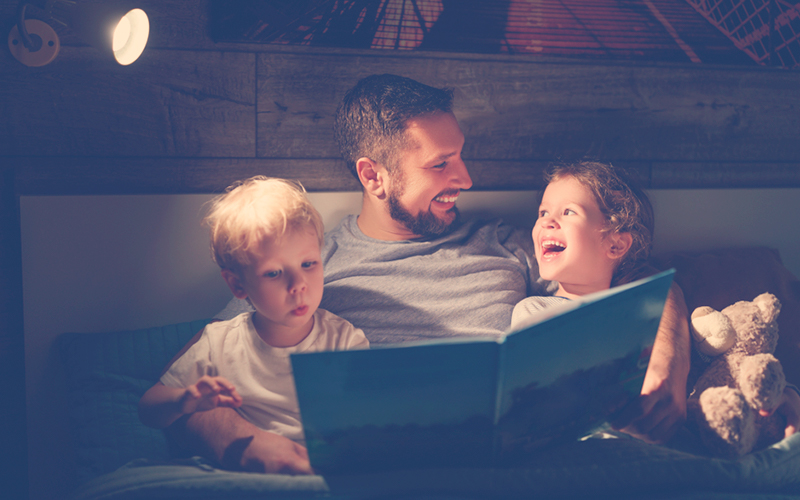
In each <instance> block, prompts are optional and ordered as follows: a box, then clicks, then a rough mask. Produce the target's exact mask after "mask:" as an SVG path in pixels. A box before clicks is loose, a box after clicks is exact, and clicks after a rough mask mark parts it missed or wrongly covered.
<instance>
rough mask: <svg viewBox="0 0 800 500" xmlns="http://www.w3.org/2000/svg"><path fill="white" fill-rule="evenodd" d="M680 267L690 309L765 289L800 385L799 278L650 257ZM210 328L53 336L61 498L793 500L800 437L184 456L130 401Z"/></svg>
mask: <svg viewBox="0 0 800 500" xmlns="http://www.w3.org/2000/svg"><path fill="white" fill-rule="evenodd" d="M654 264H656V265H657V267H660V268H663V269H666V268H670V267H675V268H676V269H677V274H676V281H677V282H678V284H680V285H681V287H682V289H683V290H684V293H685V296H686V301H687V305H688V307H689V309H690V310H691V309H693V308H695V307H697V306H699V305H710V306H712V307H715V308H719V309H721V308H722V307H724V306H726V305H728V304H730V303H732V302H734V301H736V300H751V299H752V298H754V297H755V296H756V295H758V294H760V293H762V292H764V291H769V292H771V293H773V294H775V295H776V296H777V297H778V298H779V299H780V300H781V302H782V304H783V308H782V312H781V315H780V317H779V323H780V330H781V339H780V342H779V345H778V349H777V352H776V354H777V355H778V357H779V359H781V360H782V362H783V364H784V368H785V370H786V373H787V378H788V379H789V380H790V381H794V382H797V381H798V380H800V363H797V360H798V359H800V281H798V279H797V278H796V277H795V276H793V275H792V274H791V273H790V272H789V271H788V270H787V269H786V268H785V267H784V266H783V264H782V263H781V259H780V255H779V254H778V252H777V251H776V250H774V249H771V248H765V247H753V248H749V247H748V248H724V249H720V250H718V251H710V252H697V253H687V252H680V253H672V254H668V255H659V256H657V257H655V258H654ZM208 321H209V320H208V319H200V320H197V321H191V322H186V323H180V324H173V325H164V326H158V327H154V328H148V329H142V330H135V331H118V332H104V333H92V334H86V333H64V334H62V335H61V336H60V337H59V340H58V347H59V354H60V362H61V363H62V364H63V369H64V373H65V377H66V380H67V386H68V387H69V389H68V391H69V394H68V395H67V396H68V401H69V407H68V418H69V420H70V428H71V429H72V431H73V433H74V436H73V437H74V442H75V449H74V450H73V451H74V455H73V456H71V457H66V459H67V460H74V461H75V464H76V470H77V471H78V473H77V475H76V478H75V484H73V485H72V488H71V490H72V497H73V498H75V499H80V500H101V499H103V500H122V499H134V498H178V499H180V498H187V499H188V498H191V499H218V498H219V499H221V498H236V499H250V498H270V499H272V498H280V499H283V498H341V499H350V498H431V499H462V498H465V499H466V498H587V497H590V498H597V497H603V498H605V497H608V498H636V499H667V498H668V499H690V498H741V499H748V500H755V499H767V498H769V499H783V498H800V434H797V435H794V436H792V437H790V438H788V439H785V440H783V441H781V442H780V443H777V444H776V445H774V446H772V447H770V448H767V449H764V450H760V451H757V452H755V453H752V454H750V455H747V456H745V457H743V458H741V459H739V460H720V459H713V458H709V457H706V456H704V454H703V453H702V452H701V451H698V450H697V449H695V448H694V447H693V441H692V440H691V438H690V436H688V435H686V436H683V437H684V438H683V439H678V440H676V444H675V445H674V446H672V447H664V446H652V445H647V444H644V443H642V442H639V441H637V440H634V439H630V438H626V437H624V436H622V435H617V434H609V433H606V434H598V435H596V436H594V437H592V438H591V439H587V440H584V441H579V442H575V443H571V444H568V445H565V446H563V447H560V448H557V449H555V450H552V451H550V452H547V453H545V454H540V455H537V456H533V457H530V459H529V460H527V461H526V462H525V463H520V464H516V465H515V466H514V467H513V468H486V469H476V468H443V469H424V470H414V469H413V468H409V469H407V470H395V471H389V472H384V473H375V474H368V475H355V474H354V475H340V476H331V477H322V476H286V475H276V474H254V473H244V472H231V471H225V470H221V469H219V468H216V467H215V466H214V465H213V464H211V463H209V462H207V461H205V460H203V459H202V458H199V457H186V456H182V455H181V454H180V452H179V450H176V449H175V448H174V447H173V446H172V445H171V444H170V443H169V442H168V440H167V439H166V437H165V435H164V434H163V433H162V432H161V431H157V430H153V429H149V428H147V427H145V426H143V425H142V424H141V423H139V420H138V416H137V413H136V405H137V403H138V400H139V398H140V397H141V395H142V394H143V393H144V391H145V390H146V389H147V388H148V387H150V385H152V384H153V383H154V381H155V380H157V378H158V375H159V374H160V372H161V370H162V368H163V367H164V365H165V364H166V363H167V362H168V361H169V359H171V357H172V356H173V354H174V353H175V352H177V351H178V350H179V349H180V348H181V347H182V346H183V344H184V343H185V342H186V341H188V339H189V338H191V337H192V335H194V333H196V332H197V331H199V330H200V329H201V328H202V327H203V326H204V325H205V324H206V323H207V322H208Z"/></svg>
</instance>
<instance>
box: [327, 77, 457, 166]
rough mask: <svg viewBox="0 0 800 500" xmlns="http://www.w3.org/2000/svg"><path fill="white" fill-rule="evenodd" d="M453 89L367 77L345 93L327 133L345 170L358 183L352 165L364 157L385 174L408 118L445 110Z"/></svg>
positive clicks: (403, 79)
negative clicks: (330, 131) (377, 165)
mask: <svg viewBox="0 0 800 500" xmlns="http://www.w3.org/2000/svg"><path fill="white" fill-rule="evenodd" d="M452 107H453V91H452V90H450V89H438V88H436V87H431V86H428V85H425V84H423V83H420V82H418V81H416V80H412V79H410V78H406V77H403V76H397V75H390V74H383V75H371V76H368V77H366V78H362V79H361V80H359V82H358V83H356V85H355V86H354V87H353V88H352V89H350V90H349V91H348V92H347V94H345V96H344V98H343V99H342V102H341V103H340V104H339V107H338V108H337V110H336V115H335V117H334V125H333V132H334V136H335V138H336V142H337V144H338V145H339V152H340V153H341V155H342V158H343V159H344V161H345V162H346V163H347V168H348V169H350V172H351V173H352V174H353V176H355V178H356V179H358V172H357V171H356V162H357V161H358V159H359V158H364V157H366V158H369V159H371V160H373V161H376V162H378V163H381V164H383V165H384V166H385V167H386V168H387V170H389V171H390V172H391V171H392V169H393V168H394V166H395V162H396V161H397V157H396V155H395V154H394V153H395V152H396V151H397V150H399V149H402V148H403V147H405V141H404V139H405V134H404V133H405V131H406V124H407V122H408V120H411V119H413V118H416V117H418V116H421V115H425V114H429V113H435V112H437V111H439V112H447V113H449V112H451V111H452Z"/></svg>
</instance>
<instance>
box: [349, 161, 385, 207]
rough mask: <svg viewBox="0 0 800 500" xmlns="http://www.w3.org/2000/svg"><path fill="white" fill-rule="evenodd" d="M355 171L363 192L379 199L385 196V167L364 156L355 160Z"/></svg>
mask: <svg viewBox="0 0 800 500" xmlns="http://www.w3.org/2000/svg"><path fill="white" fill-rule="evenodd" d="M356 172H357V173H358V180H360V181H361V185H362V186H364V192H365V193H367V194H370V195H372V196H374V197H376V198H378V199H381V200H382V199H383V198H384V197H385V196H386V182H387V179H388V175H387V174H388V172H387V171H386V167H384V166H383V165H381V164H379V163H377V162H375V161H373V160H371V159H369V158H367V157H366V156H365V157H363V158H359V159H358V161H357V162H356Z"/></svg>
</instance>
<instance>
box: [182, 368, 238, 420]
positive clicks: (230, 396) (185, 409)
mask: <svg viewBox="0 0 800 500" xmlns="http://www.w3.org/2000/svg"><path fill="white" fill-rule="evenodd" d="M179 405H180V408H181V412H182V413H183V414H184V415H186V414H189V413H194V412H196V411H208V410H213V409H214V408H217V407H219V406H223V407H227V408H238V407H240V406H242V397H241V396H240V395H239V393H238V392H237V391H236V387H234V386H233V384H231V383H230V382H228V381H227V380H226V379H225V378H223V377H210V376H208V375H203V376H202V377H200V379H199V380H198V381H197V383H195V384H194V385H190V386H188V387H187V388H186V389H185V390H184V392H183V395H182V396H181V399H180V401H179Z"/></svg>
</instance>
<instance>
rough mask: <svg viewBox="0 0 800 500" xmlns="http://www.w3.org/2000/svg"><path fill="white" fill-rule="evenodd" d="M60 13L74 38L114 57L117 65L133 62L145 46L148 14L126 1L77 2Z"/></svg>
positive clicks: (148, 23)
mask: <svg viewBox="0 0 800 500" xmlns="http://www.w3.org/2000/svg"><path fill="white" fill-rule="evenodd" d="M63 12H64V17H65V18H66V19H65V20H66V22H67V24H68V25H69V27H70V28H71V29H72V30H73V32H74V33H75V34H76V35H78V36H79V37H80V38H81V39H82V40H83V41H85V42H86V43H88V44H90V45H93V46H94V47H96V48H98V49H99V50H100V51H102V52H104V53H107V54H113V56H114V58H115V59H116V61H117V62H118V63H119V64H122V65H128V64H130V63H132V62H134V61H135V60H136V59H138V58H139V56H140V55H141V54H142V51H143V50H144V48H145V46H146V45H147V39H148V37H149V35H150V21H149V19H148V18H147V14H145V12H144V11H143V10H141V9H138V8H131V6H130V4H127V3H126V2H116V1H113V0H110V1H104V2H99V3H97V2H91V1H85V2H76V3H75V4H73V5H72V7H71V8H68V9H65V10H64V11H63Z"/></svg>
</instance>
